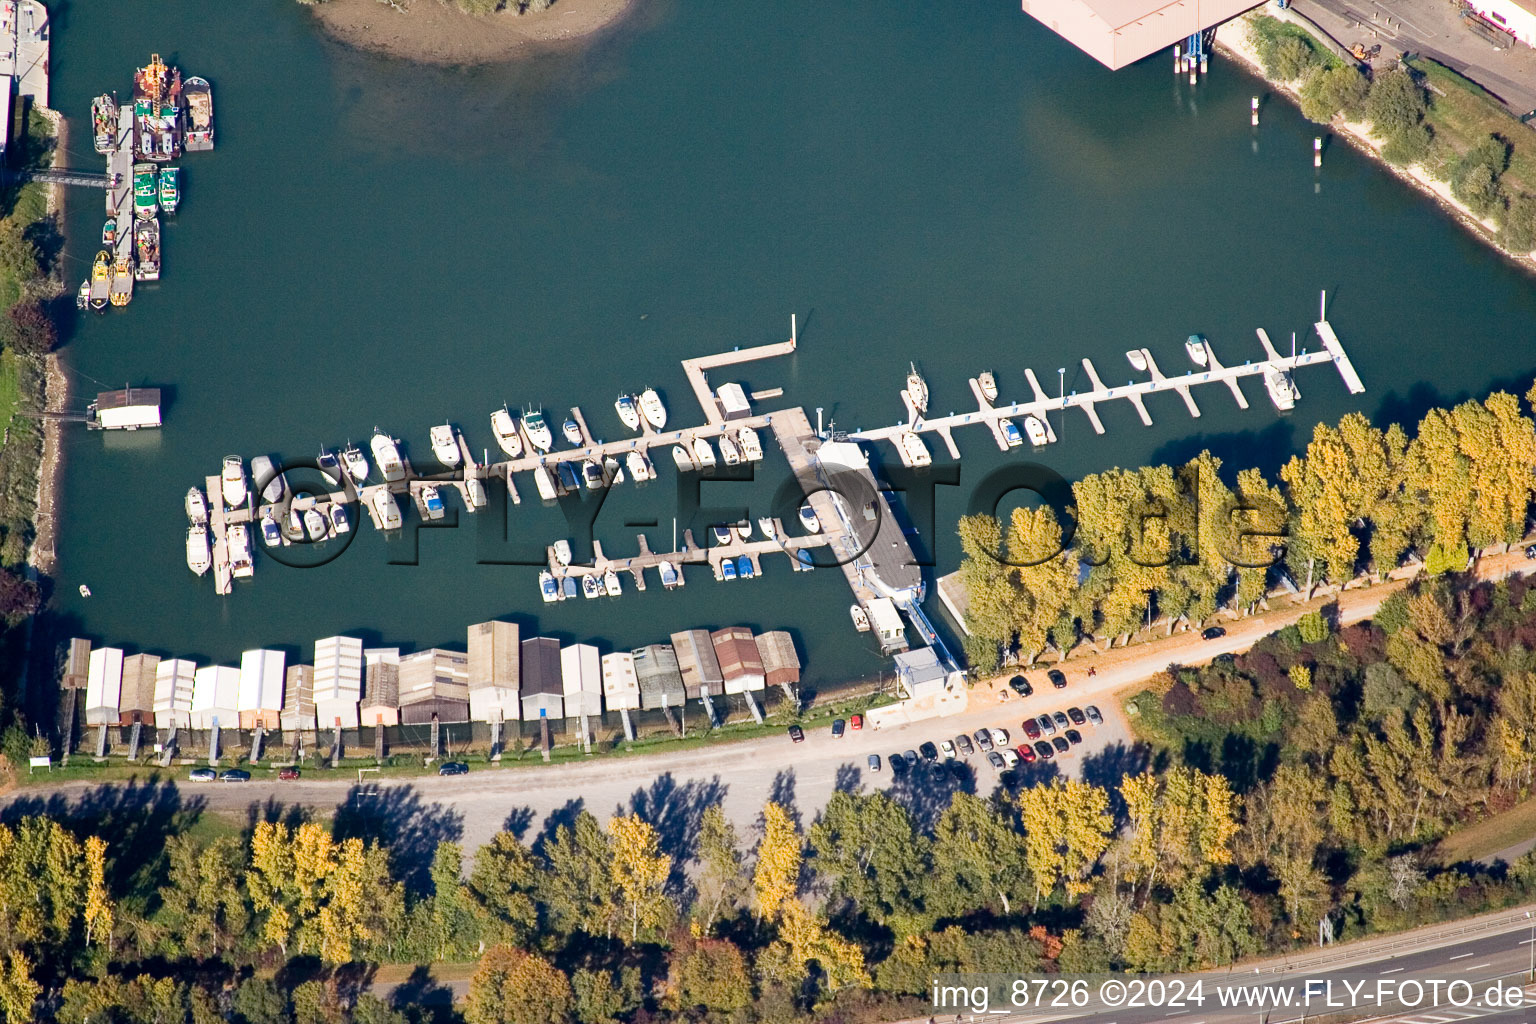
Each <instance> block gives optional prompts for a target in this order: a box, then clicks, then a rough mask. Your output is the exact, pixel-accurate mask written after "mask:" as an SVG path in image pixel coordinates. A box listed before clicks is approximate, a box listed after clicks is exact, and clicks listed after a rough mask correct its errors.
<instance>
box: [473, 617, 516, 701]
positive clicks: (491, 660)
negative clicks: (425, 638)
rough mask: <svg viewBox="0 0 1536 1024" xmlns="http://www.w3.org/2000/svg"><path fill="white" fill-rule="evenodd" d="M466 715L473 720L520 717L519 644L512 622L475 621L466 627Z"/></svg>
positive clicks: (514, 625)
mask: <svg viewBox="0 0 1536 1024" xmlns="http://www.w3.org/2000/svg"><path fill="white" fill-rule="evenodd" d="M468 646H469V717H470V719H471V720H472V721H475V722H504V721H512V722H515V721H517V720H518V719H519V718H521V717H522V714H523V704H522V699H521V697H520V696H519V694H518V687H519V684H520V682H521V680H522V674H521V665H520V662H521V658H522V652H521V644H520V641H519V639H518V628H517V623H515V622H477V623H475V624H474V625H473V626H470V627H469V645H468Z"/></svg>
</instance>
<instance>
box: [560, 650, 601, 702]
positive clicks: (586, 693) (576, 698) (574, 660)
mask: <svg viewBox="0 0 1536 1024" xmlns="http://www.w3.org/2000/svg"><path fill="white" fill-rule="evenodd" d="M560 681H561V685H562V687H563V688H564V690H565V717H566V718H581V717H583V716H591V717H593V718H596V717H597V716H598V715H601V714H602V713H603V667H602V659H601V658H600V657H598V654H597V648H596V647H593V646H592V645H591V644H572V645H571V646H570V647H567V648H565V649H563V650H562V651H561V652H560Z"/></svg>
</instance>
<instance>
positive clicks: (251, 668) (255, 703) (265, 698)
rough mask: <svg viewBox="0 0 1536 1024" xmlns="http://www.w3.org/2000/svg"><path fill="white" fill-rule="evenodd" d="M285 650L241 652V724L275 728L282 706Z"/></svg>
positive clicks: (238, 697)
mask: <svg viewBox="0 0 1536 1024" xmlns="http://www.w3.org/2000/svg"><path fill="white" fill-rule="evenodd" d="M286 660H287V659H286V658H285V657H284V655H283V652H282V651H268V650H255V651H246V652H245V653H244V654H242V655H241V656H240V689H239V692H238V693H237V694H236V697H235V711H236V712H238V714H239V716H240V728H242V729H254V728H256V727H257V726H258V725H259V726H261V727H262V728H263V729H276V728H277V727H278V724H279V723H278V715H279V712H281V711H282V710H283V683H284V681H285V680H284V676H283V666H284V663H285V661H286Z"/></svg>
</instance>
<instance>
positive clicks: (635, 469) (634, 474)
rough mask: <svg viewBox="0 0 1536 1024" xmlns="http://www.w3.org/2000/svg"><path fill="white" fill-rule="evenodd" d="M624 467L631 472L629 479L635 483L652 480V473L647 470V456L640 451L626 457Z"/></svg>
mask: <svg viewBox="0 0 1536 1024" xmlns="http://www.w3.org/2000/svg"><path fill="white" fill-rule="evenodd" d="M624 466H625V468H627V469H628V470H629V478H630V479H631V480H633V481H635V483H644V482H645V481H647V480H649V479H650V478H651V474H650V471H649V470H647V469H646V468H645V456H644V455H641V454H640V453H639V452H638V451H633V452H630V453H629V454H628V455H626V456H624Z"/></svg>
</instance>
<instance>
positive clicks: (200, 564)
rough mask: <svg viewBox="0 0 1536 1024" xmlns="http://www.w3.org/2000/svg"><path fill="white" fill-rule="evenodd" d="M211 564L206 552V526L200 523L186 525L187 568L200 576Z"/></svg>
mask: <svg viewBox="0 0 1536 1024" xmlns="http://www.w3.org/2000/svg"><path fill="white" fill-rule="evenodd" d="M212 564H213V561H212V559H211V558H210V557H209V554H208V527H206V526H204V525H203V524H202V523H197V524H195V525H193V526H189V527H187V568H188V569H191V570H192V571H193V572H195V573H196V574H197V575H199V576H201V575H203V574H204V573H205V572H207V571H208V567H209V566H210V565H212Z"/></svg>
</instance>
